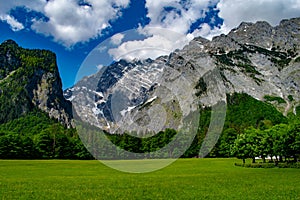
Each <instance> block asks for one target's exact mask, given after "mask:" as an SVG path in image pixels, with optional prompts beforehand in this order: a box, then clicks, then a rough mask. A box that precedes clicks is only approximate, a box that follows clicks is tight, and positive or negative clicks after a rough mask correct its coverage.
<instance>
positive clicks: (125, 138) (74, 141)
mask: <svg viewBox="0 0 300 200" xmlns="http://www.w3.org/2000/svg"><path fill="white" fill-rule="evenodd" d="M227 100H228V107H227V116H226V121H225V126H224V129H223V132H222V134H221V136H220V138H219V141H218V143H217V145H216V146H215V147H214V149H213V150H212V151H211V153H210V154H209V155H208V157H233V156H234V157H238V158H241V159H246V158H254V157H258V156H261V157H262V158H265V157H267V156H268V155H269V156H278V160H280V159H281V160H282V159H283V158H285V159H286V158H289V159H290V158H291V159H295V160H296V158H297V156H299V153H300V152H299V150H300V146H299V145H300V123H299V118H298V117H297V116H294V115H292V114H291V115H290V116H289V117H288V118H286V117H284V116H283V115H282V114H281V113H280V112H279V111H277V110H276V109H275V108H274V107H273V106H272V105H271V104H269V103H265V102H261V101H258V100H256V99H254V98H252V97H250V96H248V95H247V94H233V95H228V96H227ZM210 114H211V110H210V109H209V108H205V109H203V110H202V111H201V113H200V116H201V117H200V122H199V129H198V133H197V135H196V137H195V138H194V140H193V143H192V145H191V147H190V148H189V149H188V150H187V151H186V152H185V153H184V155H183V156H182V157H197V156H198V154H199V150H200V148H201V144H202V142H203V139H204V137H205V134H206V132H207V129H208V126H209V122H210ZM88 134H89V133H88V132H87V135H88ZM98 134H99V133H98ZM101 134H104V136H105V137H107V138H109V139H110V140H111V141H112V143H113V144H115V145H117V146H118V147H119V148H121V149H124V150H127V151H130V152H135V153H149V152H154V151H156V150H158V149H160V148H162V147H163V146H165V145H166V144H168V143H169V142H170V141H172V139H173V138H174V136H175V135H176V131H175V130H171V129H167V130H165V131H163V132H159V133H158V134H156V135H154V136H152V137H149V138H138V137H133V136H131V135H129V134H122V135H110V134H108V133H104V132H101ZM99 144H100V143H99ZM173 151H174V152H176V151H178V149H176V147H175V148H174V149H173ZM174 152H170V154H173V153H174ZM101 153H103V155H101ZM98 154H100V155H101V157H102V158H105V159H113V158H114V156H115V154H116V152H114V151H113V150H111V151H110V150H109V149H106V150H105V152H98ZM175 154H176V153H175ZM166 156H168V155H166ZM0 158H10V159H93V157H92V156H91V155H90V154H89V152H88V151H87V150H86V148H85V147H84V145H83V144H82V142H81V140H80V138H79V136H78V134H77V132H76V130H75V129H67V128H65V127H64V126H63V125H61V124H60V123H58V122H57V121H56V120H54V119H49V117H48V116H47V114H45V113H43V112H41V111H35V112H31V113H30V114H28V115H26V116H23V117H20V118H18V119H15V120H11V121H9V122H7V123H4V124H2V125H0ZM125 159H126V158H125Z"/></svg>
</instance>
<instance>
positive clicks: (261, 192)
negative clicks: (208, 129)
mask: <svg viewBox="0 0 300 200" xmlns="http://www.w3.org/2000/svg"><path fill="white" fill-rule="evenodd" d="M114 162H120V165H122V164H124V162H134V164H135V165H138V164H139V162H142V161H114ZM235 162H241V160H237V159H179V160H177V161H176V162H175V163H173V164H172V165H170V166H168V167H166V168H164V169H162V170H158V171H155V172H151V173H144V174H130V173H124V172H119V171H116V170H114V169H111V168H109V167H107V166H105V165H103V164H102V163H100V162H99V161H74V160H72V161H71V160H0V198H1V199H256V200H257V199H264V200H265V199H272V200H274V199H300V170H299V169H279V168H272V169H253V168H243V167H237V166H234V163H235ZM248 162H250V161H248Z"/></svg>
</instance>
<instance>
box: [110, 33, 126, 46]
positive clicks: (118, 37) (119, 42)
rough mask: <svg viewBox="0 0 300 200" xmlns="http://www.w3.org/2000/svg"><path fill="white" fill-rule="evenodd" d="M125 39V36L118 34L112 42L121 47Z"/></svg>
mask: <svg viewBox="0 0 300 200" xmlns="http://www.w3.org/2000/svg"><path fill="white" fill-rule="evenodd" d="M123 38H124V35H123V34H121V33H117V34H115V35H114V36H112V37H111V38H110V41H111V43H112V44H114V45H120V44H121V43H122V40H123Z"/></svg>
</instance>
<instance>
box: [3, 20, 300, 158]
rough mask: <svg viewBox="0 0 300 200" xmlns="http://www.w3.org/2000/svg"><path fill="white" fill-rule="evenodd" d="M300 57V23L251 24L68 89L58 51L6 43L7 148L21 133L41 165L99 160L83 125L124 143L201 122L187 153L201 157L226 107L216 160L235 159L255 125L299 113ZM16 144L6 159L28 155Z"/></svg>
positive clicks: (120, 65) (121, 65)
mask: <svg viewBox="0 0 300 200" xmlns="http://www.w3.org/2000/svg"><path fill="white" fill-rule="evenodd" d="M299 53H300V18H294V19H289V20H283V21H282V22H281V23H280V24H279V25H278V26H275V27H272V26H271V25H269V24H268V23H267V22H257V23H242V24H241V25H240V26H239V27H237V28H235V29H233V30H232V31H230V32H229V33H228V34H227V35H224V34H223V35H220V36H217V37H214V38H213V39H212V40H206V39H204V38H201V37H198V38H195V39H193V40H192V41H191V42H190V43H189V44H188V45H186V46H185V47H184V48H183V49H181V50H176V51H174V52H172V53H171V54H170V55H168V56H161V57H159V58H157V59H155V60H151V59H146V60H133V61H128V60H119V61H117V62H114V63H112V64H111V65H110V66H105V67H103V68H102V69H100V70H99V72H98V73H96V74H94V75H91V76H88V77H84V78H83V79H82V80H80V81H79V82H78V83H76V84H75V85H74V86H73V87H71V88H69V89H67V90H65V91H63V90H62V83H61V78H60V75H59V71H58V67H57V63H56V56H55V54H54V53H52V52H50V51H48V50H30V49H24V48H22V47H20V46H18V44H16V43H15V42H14V41H12V40H7V41H5V42H3V43H2V44H1V45H0V143H1V144H3V145H6V144H8V143H9V141H10V140H11V138H14V139H16V140H18V139H17V138H18V137H19V136H20V137H21V140H22V141H21V142H20V141H19V140H18V141H19V142H20V143H22V145H25V146H26V148H27V147H28V145H29V143H30V144H31V147H30V148H31V150H30V151H29V150H28V151H27V153H26V155H27V156H28V157H30V155H32V152H35V151H37V152H39V154H38V155H37V157H39V158H40V157H43V158H54V157H55V158H66V157H65V156H64V155H66V152H68V153H67V155H68V156H69V157H67V158H74V156H72V155H75V154H76V156H75V157H76V158H91V157H90V155H89V154H88V153H87V152H86V150H85V149H84V147H83V145H82V143H81V142H80V140H79V138H78V135H77V133H75V131H74V129H73V128H74V127H75V126H76V124H75V121H76V120H80V121H83V122H87V123H88V124H90V125H94V126H96V127H99V128H101V129H102V130H105V133H111V134H112V137H113V136H115V135H116V138H115V140H116V141H118V140H119V139H118V137H117V136H118V135H120V134H121V135H122V134H123V133H125V132H126V133H127V132H134V133H136V134H138V135H139V136H141V135H142V136H144V135H145V134H147V133H151V135H153V133H157V132H161V131H164V130H168V131H166V132H165V134H167V133H170V134H172V135H174V132H172V131H170V130H171V129H175V130H180V129H182V128H183V127H185V125H187V124H189V123H190V122H191V121H194V122H195V121H196V124H192V125H193V126H194V129H193V130H196V129H197V127H198V126H199V129H197V131H196V132H197V133H196V136H195V138H194V141H193V143H192V145H191V147H190V149H189V150H187V151H186V153H185V154H184V155H183V156H184V157H192V156H196V155H198V153H199V148H200V146H201V145H202V142H203V139H204V137H205V135H206V134H207V132H208V130H209V129H210V120H211V119H210V116H211V113H213V112H212V111H214V107H215V106H217V105H219V103H220V102H225V103H226V106H227V107H226V110H223V112H225V113H223V114H224V115H222V116H223V117H224V118H225V115H226V119H224V120H225V121H223V122H221V124H222V125H223V124H224V129H223V131H222V134H221V136H220V138H217V139H219V142H218V144H217V145H216V147H215V148H214V150H213V151H212V153H211V154H210V155H211V156H230V145H227V144H232V143H233V142H234V140H235V139H236V137H237V135H238V134H240V133H242V132H243V131H244V130H245V129H246V128H248V127H250V126H253V127H255V128H261V129H265V128H268V127H271V126H273V125H276V124H279V123H287V119H288V118H290V116H297V115H298V116H299V113H300V54H299ZM222 105H223V104H222ZM195 113H196V114H195ZM192 118H193V119H192ZM51 120H52V121H51ZM53 120H54V121H55V122H54V121H53ZM47 121H51V123H50V122H49V123H48V122H47ZM198 122H199V124H198ZM217 122H218V121H217ZM57 123H58V124H59V125H58V124H57ZM45 124H46V125H45ZM20 126H23V128H22V127H20ZM24 127H26V128H24ZM58 127H59V128H58ZM68 130H72V131H68ZM56 133H59V134H56ZM58 136H59V137H58ZM120 137H122V136H120ZM126 137H127V136H126ZM126 137H125V136H124V138H125V139H126ZM159 137H162V138H164V137H165V135H163V134H162V135H160V136H159ZM45 138H46V139H45ZM58 138H60V139H58ZM124 138H123V139H124ZM165 138H167V137H165ZM169 139H170V138H168V140H166V141H169ZM16 140H12V141H13V142H12V143H11V145H6V146H7V147H9V148H4V149H1V148H0V158H7V156H6V155H11V156H8V157H10V158H19V157H20V156H19V155H20V154H22V155H23V154H24V152H23V150H22V151H21V150H20V149H26V148H25V147H24V146H22V145H21V144H20V145H21V146H22V147H20V148H18V149H17V150H16V149H15V148H17V145H16V142H15V141H16ZM112 140H114V139H112ZM24 141H25V142H24ZM28 141H29V143H28ZM0 146H1V145H0ZM29 146H30V145H29ZM49 146H50V147H51V148H49ZM150 146H151V145H150ZM158 146H163V145H162V144H159V145H158ZM10 148H12V149H14V150H12V149H10ZM126 148H127V149H130V148H128V147H126ZM126 148H125V149H126ZM143 148H144V147H143ZM151 148H152V146H151ZM37 149H38V150H37ZM73 149H77V150H76V152H75V153H74V151H73ZM154 149H155V148H154ZM24 151H25V150H24ZM136 151H138V152H143V151H144V150H142V149H137V150H136ZM145 151H151V150H149V149H148V150H147V148H146V150H145ZM9 152H10V153H11V152H15V153H14V154H9ZM20 152H21V153H20ZM24 155H25V154H24ZM105 156H106V158H110V157H109V156H110V155H108V154H107V155H105ZM21 157H22V156H21Z"/></svg>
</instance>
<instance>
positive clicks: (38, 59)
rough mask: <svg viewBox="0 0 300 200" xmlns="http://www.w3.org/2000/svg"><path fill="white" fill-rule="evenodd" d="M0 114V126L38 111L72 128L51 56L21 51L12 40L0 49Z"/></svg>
mask: <svg viewBox="0 0 300 200" xmlns="http://www.w3.org/2000/svg"><path fill="white" fill-rule="evenodd" d="M0 110H1V114H0V123H4V122H8V121H11V120H13V119H16V118H19V117H21V116H25V115H26V114H27V113H30V112H32V111H35V110H40V111H43V112H46V113H48V115H49V117H51V118H54V119H56V120H58V121H59V122H61V123H62V124H64V125H66V126H67V127H72V108H71V103H70V102H69V101H66V100H65V99H64V97H63V92H62V83H61V79H60V76H59V72H58V68H57V65H56V56H55V54H54V53H52V52H50V51H46V50H28V49H23V48H21V47H19V46H18V45H17V44H16V43H15V42H14V41H12V40H7V41H5V42H3V43H2V44H1V45H0Z"/></svg>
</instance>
